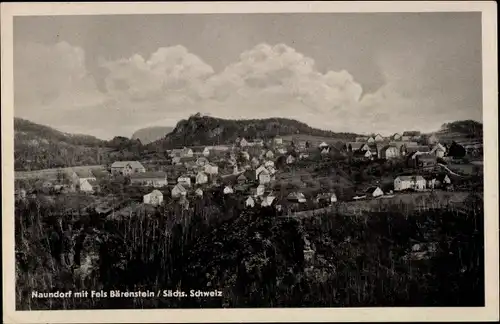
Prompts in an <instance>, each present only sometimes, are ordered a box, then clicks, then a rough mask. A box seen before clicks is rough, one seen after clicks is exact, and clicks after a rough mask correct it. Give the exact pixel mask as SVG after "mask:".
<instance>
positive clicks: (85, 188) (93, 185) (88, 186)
mask: <svg viewBox="0 0 500 324" xmlns="http://www.w3.org/2000/svg"><path fill="white" fill-rule="evenodd" d="M98 190H99V188H98V185H97V181H95V180H84V181H83V182H82V183H81V184H80V191H82V192H87V193H93V192H96V191H98Z"/></svg>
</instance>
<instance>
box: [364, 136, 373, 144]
mask: <svg viewBox="0 0 500 324" xmlns="http://www.w3.org/2000/svg"><path fill="white" fill-rule="evenodd" d="M366 141H367V142H368V143H374V142H375V138H374V137H373V136H370V137H368V140H366Z"/></svg>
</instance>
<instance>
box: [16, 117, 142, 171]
mask: <svg viewBox="0 0 500 324" xmlns="http://www.w3.org/2000/svg"><path fill="white" fill-rule="evenodd" d="M141 150H142V145H141V144H140V142H137V141H131V140H130V139H128V138H115V139H113V140H111V141H104V140H101V139H98V138H96V137H93V136H90V135H81V134H70V133H64V132H61V131H58V130H56V129H54V128H51V127H48V126H44V125H40V124H36V123H33V122H31V121H28V120H25V119H21V118H14V169H15V170H16V171H26V170H40V169H48V168H59V167H70V166H79V165H99V164H107V163H110V162H111V161H114V160H117V159H121V158H134V157H135V158H137V157H139V156H140V151H141Z"/></svg>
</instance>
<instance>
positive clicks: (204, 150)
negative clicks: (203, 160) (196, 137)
mask: <svg viewBox="0 0 500 324" xmlns="http://www.w3.org/2000/svg"><path fill="white" fill-rule="evenodd" d="M201 154H202V155H203V156H204V157H209V156H210V148H209V147H208V146H207V147H205V148H204V149H203V151H202V152H201Z"/></svg>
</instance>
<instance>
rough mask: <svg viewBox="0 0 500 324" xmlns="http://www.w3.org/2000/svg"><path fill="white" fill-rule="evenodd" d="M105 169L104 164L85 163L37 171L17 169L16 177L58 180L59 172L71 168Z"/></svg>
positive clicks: (17, 178) (18, 178)
mask: <svg viewBox="0 0 500 324" xmlns="http://www.w3.org/2000/svg"><path fill="white" fill-rule="evenodd" d="M95 169H98V170H104V165H85V166H74V167H69V168H54V169H43V170H36V171H15V174H14V178H15V179H16V180H30V179H44V180H56V179H57V175H58V173H59V172H63V173H66V172H69V171H71V170H95Z"/></svg>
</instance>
